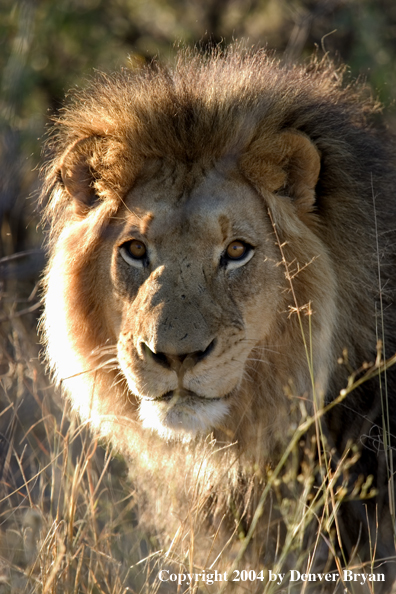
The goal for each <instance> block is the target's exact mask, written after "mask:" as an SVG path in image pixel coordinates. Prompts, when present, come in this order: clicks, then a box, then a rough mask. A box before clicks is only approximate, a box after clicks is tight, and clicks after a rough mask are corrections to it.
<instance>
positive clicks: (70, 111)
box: [44, 50, 395, 473]
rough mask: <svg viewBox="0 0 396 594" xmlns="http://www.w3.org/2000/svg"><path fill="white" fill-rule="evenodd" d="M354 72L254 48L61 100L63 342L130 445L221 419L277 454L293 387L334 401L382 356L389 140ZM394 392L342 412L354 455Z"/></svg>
mask: <svg viewBox="0 0 396 594" xmlns="http://www.w3.org/2000/svg"><path fill="white" fill-rule="evenodd" d="M340 78H341V77H340V73H339V72H337V71H336V70H335V69H334V68H333V67H332V66H331V65H327V66H326V65H323V64H316V63H312V64H311V65H310V66H309V67H308V68H294V69H289V68H287V67H281V66H279V64H277V63H276V62H274V61H273V60H271V59H269V58H268V57H267V56H266V55H265V54H264V53H258V54H243V55H240V54H239V52H238V51H237V50H236V51H230V52H229V53H228V55H227V56H226V57H221V56H219V55H215V56H212V57H211V58H207V59H205V60H203V59H201V58H200V57H199V56H195V57H192V58H187V59H180V60H179V63H178V66H177V68H176V69H175V71H174V72H169V71H167V70H166V69H161V68H155V69H152V70H143V71H142V72H137V73H136V72H132V71H123V72H122V73H120V74H118V75H114V76H112V77H107V76H105V75H102V76H99V77H98V79H97V80H96V82H94V83H93V84H92V85H91V87H90V88H88V90H86V91H83V92H78V93H76V94H75V96H74V99H73V100H72V101H71V103H70V104H69V106H68V107H67V108H65V110H64V111H63V113H62V114H61V115H60V117H59V121H58V123H57V125H56V127H55V129H54V133H53V135H52V138H51V141H50V145H49V146H50V149H51V151H52V158H51V160H50V161H49V164H48V167H47V176H46V186H45V190H44V192H45V193H46V195H48V196H50V199H49V202H48V206H47V210H46V216H47V219H48V220H49V221H50V224H51V228H52V234H51V236H50V244H49V245H50V256H51V257H50V262H49V266H48V270H47V275H46V280H45V301H46V307H45V316H44V331H45V338H46V342H47V349H48V356H49V361H50V364H51V366H52V368H53V370H54V372H55V374H56V376H57V378H58V380H62V382H63V383H64V384H65V386H66V388H67V391H68V393H69V395H70V397H71V400H72V402H73V405H74V407H75V408H76V409H77V410H78V411H79V412H80V414H81V416H82V418H83V419H87V420H89V421H90V422H91V424H92V425H93V426H94V427H96V429H98V430H100V431H101V433H102V434H103V435H106V436H108V437H110V438H111V440H113V442H114V443H115V444H116V445H117V446H118V447H119V448H121V449H124V450H125V451H130V452H131V451H132V452H133V451H134V448H136V447H138V448H139V447H140V455H142V447H143V446H139V445H136V444H139V443H143V442H144V436H145V435H146V436H147V435H150V436H151V438H153V436H154V438H156V439H159V437H160V438H163V439H164V440H165V441H166V442H169V443H172V442H173V443H175V444H176V443H180V442H183V443H184V444H186V443H190V446H191V447H194V444H195V443H197V440H198V441H199V439H200V438H201V437H202V436H203V437H205V436H208V435H213V436H214V438H215V439H217V440H218V441H220V442H221V443H237V444H238V445H237V447H238V448H239V449H240V452H242V453H243V454H245V455H247V457H248V458H249V457H250V458H253V459H254V461H255V462H260V463H263V461H266V460H268V459H269V458H271V456H272V455H273V452H274V450H275V449H276V447H277V446H278V445H279V444H281V443H282V440H284V439H285V436H287V430H286V427H287V426H288V425H290V423H291V422H292V416H293V410H294V408H295V402H298V400H299V399H300V398H301V402H304V403H305V404H304V406H305V407H306V408H308V409H309V408H310V407H313V408H314V407H316V406H319V405H320V404H321V403H322V404H323V403H328V402H330V401H331V400H332V399H333V398H334V397H335V396H336V395H337V394H338V393H339V390H340V388H342V387H344V385H345V382H346V378H347V375H348V372H349V369H357V368H358V367H359V366H360V365H362V363H363V362H364V361H366V360H370V359H372V358H373V357H374V358H375V351H376V339H377V337H378V323H377V321H376V309H375V302H376V300H377V299H378V289H377V287H378V279H377V267H376V264H375V258H376V253H377V252H378V249H379V250H380V257H381V258H382V264H381V266H382V281H381V282H382V283H383V284H384V283H385V284H386V291H385V292H384V293H383V294H382V298H383V306H384V307H383V312H384V313H383V320H384V323H385V326H387V325H388V326H389V328H390V331H391V330H392V328H393V325H394V322H393V320H394V313H393V312H394V307H393V305H392V291H393V284H394V283H393V281H392V279H391V275H389V270H388V265H389V262H390V260H389V246H391V244H392V241H391V237H390V233H391V230H389V229H388V234H386V233H384V230H386V229H387V228H388V227H389V225H388V222H387V216H386V205H387V204H389V203H390V200H391V192H392V185H393V183H394V180H395V174H394V170H393V166H392V165H391V158H390V155H391V149H390V148H389V146H390V145H389V144H388V140H387V136H386V133H385V132H384V131H382V132H381V134H378V133H377V132H376V130H375V129H374V128H373V127H371V125H370V123H369V122H368V121H367V118H368V117H369V116H370V114H371V113H373V112H375V110H376V106H375V103H374V102H373V101H371V99H364V98H363V97H362V95H361V93H360V91H359V89H353V88H350V87H349V88H347V89H346V90H345V89H343V88H342V86H341V82H340ZM373 195H374V199H373ZM374 214H375V222H376V225H377V229H376V233H375V228H374V218H373V217H374ZM382 338H384V337H382ZM385 338H386V337H385ZM389 344H390V343H389V342H388V343H387V345H389ZM343 352H344V354H345V352H347V353H348V365H349V367H348V366H347V369H345V366H342V365H340V364H339V363H338V359H339V357H340V356H342V353H343ZM344 359H345V357H344ZM365 389H366V388H363V390H365ZM367 390H368V391H369V392H370V394H368V392H367ZM378 403H379V397H378V388H377V387H375V386H374V385H373V384H372V383H371V384H370V383H369V387H368V388H367V389H366V392H365V393H364V394H363V395H362V393H357V395H355V396H351V397H350V398H349V400H348V399H347V401H346V405H345V408H343V409H342V413H341V414H340V415H338V416H337V415H335V416H329V419H328V427H329V436H330V437H329V438H331V439H332V442H333V444H334V445H335V447H338V448H339V452H342V451H343V447H344V445H345V443H346V442H347V440H348V438H349V437H352V438H354V439H359V438H361V436H362V435H363V434H365V435H367V434H369V429H370V427H369V426H371V424H373V425H375V426H377V425H378V423H379V420H378V418H379V417H378V415H379V414H380V407H379V404H378ZM158 435H159V437H158ZM136 436H138V437H136ZM359 436H360V437H359ZM361 439H362V438H361ZM363 442H364V440H363ZM363 442H362V443H363ZM169 443H168V445H167V446H166V447H169ZM175 447H176V446H175ZM183 447H187V446H186V445H184V446H183ZM144 455H145V456H146V458H145V459H148V458H149V457H150V453H149V452H147V451H146V453H145V454H144ZM362 459H363V458H362ZM238 460H239V462H241V460H242V458H238ZM365 464H366V466H370V464H371V465H372V464H373V463H372V461H370V462H367V461H366V462H364V463H363V472H366V469H365V467H364V465H365ZM367 472H371V467H370V469H369V470H367ZM375 472H377V471H376V470H375V471H374V473H375Z"/></svg>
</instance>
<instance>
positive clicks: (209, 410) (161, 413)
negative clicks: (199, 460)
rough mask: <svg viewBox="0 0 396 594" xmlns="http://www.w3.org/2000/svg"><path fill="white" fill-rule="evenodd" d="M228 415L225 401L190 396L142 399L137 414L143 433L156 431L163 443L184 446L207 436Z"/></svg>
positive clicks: (223, 399) (227, 405) (224, 399)
mask: <svg viewBox="0 0 396 594" xmlns="http://www.w3.org/2000/svg"><path fill="white" fill-rule="evenodd" d="M228 413H229V403H228V402H227V400H226V398H216V399H210V398H202V397H199V396H196V395H194V394H192V393H188V394H185V395H182V396H180V395H177V394H173V395H172V396H168V395H166V396H165V397H162V398H159V399H156V400H150V399H142V401H141V404H140V411H139V415H140V419H141V421H142V425H143V427H144V428H145V429H151V430H154V431H156V432H157V433H158V434H159V435H160V436H161V437H162V438H164V439H166V440H175V439H176V440H181V441H185V442H188V441H191V440H192V439H194V438H195V437H196V436H198V435H205V434H208V433H210V432H211V431H212V430H213V429H214V428H215V427H216V426H219V425H220V424H221V423H222V421H223V420H224V418H225V417H226V416H227V415H228Z"/></svg>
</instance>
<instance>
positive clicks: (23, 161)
mask: <svg viewBox="0 0 396 594" xmlns="http://www.w3.org/2000/svg"><path fill="white" fill-rule="evenodd" d="M234 39H235V40H239V39H244V40H245V41H246V43H247V45H255V46H259V47H268V48H269V49H276V50H277V51H278V53H279V55H280V57H282V59H284V60H286V61H288V62H296V61H302V60H306V59H308V58H309V56H310V55H311V54H312V52H314V51H317V52H318V53H319V55H323V53H324V52H329V54H330V56H331V57H333V58H334V59H335V60H337V61H338V60H340V61H342V62H345V63H346V64H347V65H348V69H349V76H350V78H351V79H352V80H354V79H356V78H357V77H363V78H364V79H366V80H367V82H368V84H369V85H371V87H372V90H373V93H374V95H376V96H378V97H379V98H380V99H381V101H383V103H384V104H385V106H386V112H385V113H386V118H387V119H388V122H389V125H390V126H395V125H396V110H395V105H394V97H395V92H396V2H395V0H173V1H171V0H56V1H54V0H0V594H3V592H4V593H9V592H42V591H45V592H80V591H81V592H112V593H113V594H114V593H116V592H127V591H129V592H130V591H141V590H140V589H139V588H140V586H138V584H139V583H140V582H139V579H140V578H139V577H137V574H136V572H135V573H134V572H131V570H130V568H131V567H132V566H133V563H139V562H140V560H141V559H142V558H144V557H145V556H146V557H147V556H148V558H150V557H149V556H150V554H151V553H150V551H153V550H154V551H155V550H156V546H157V545H156V543H155V542H154V541H153V539H152V537H151V536H148V535H145V534H144V533H143V532H141V531H140V529H138V528H137V526H138V522H137V520H136V518H137V516H138V511H136V505H138V504H137V503H136V501H134V499H133V497H134V493H133V489H132V488H131V485H130V483H127V482H125V467H124V466H123V463H122V461H120V460H117V459H116V460H113V461H110V458H109V457H106V454H105V453H104V450H102V449H101V448H97V449H95V448H96V446H91V445H90V444H91V441H90V439H91V438H90V437H89V436H87V435H85V434H84V433H83V432H81V431H79V432H78V435H77V433H76V432H75V431H76V430H75V427H77V424H76V423H75V424H74V425H73V422H74V421H73V420H72V421H71V424H70V417H69V416H68V415H66V416H65V415H64V413H63V409H64V405H63V404H62V403H61V400H60V397H59V394H58V393H57V392H56V391H54V389H53V387H52V386H51V384H50V381H49V380H48V378H47V376H46V375H45V373H44V370H43V365H42V364H41V363H40V354H39V353H40V347H39V344H38V338H37V334H36V327H37V319H38V316H39V315H40V308H41V305H40V289H39V279H40V273H41V271H42V268H43V266H44V263H45V255H44V250H43V248H42V241H43V232H42V230H41V228H40V226H39V213H38V212H37V207H36V196H37V192H38V189H39V183H40V181H39V169H40V155H41V146H42V143H43V141H44V137H45V130H46V126H47V125H48V123H49V122H50V118H51V116H52V115H54V114H55V113H56V111H57V110H58V109H59V108H60V106H61V105H62V101H63V99H64V97H65V95H66V94H67V92H68V90H69V89H70V88H72V87H74V86H76V85H78V86H81V85H84V84H85V82H86V81H87V79H89V77H90V76H91V75H92V73H93V71H94V70H95V69H99V70H104V71H112V70H117V69H119V68H120V67H123V66H128V64H132V65H133V66H134V67H139V65H143V64H144V63H147V62H149V61H150V60H152V59H153V58H154V57H156V58H158V59H159V60H160V61H166V62H169V61H172V58H173V56H174V54H175V52H176V51H177V48H178V47H180V46H191V45H196V44H198V45H200V46H201V47H202V48H203V49H205V47H207V46H209V45H213V44H222V45H226V44H227V43H230V42H232V41H233V40H234ZM76 435H77V437H76ZM71 445H72V447H71ZM70 447H71V449H70ZM92 447H93V448H94V449H92ZM84 452H85V453H84ZM94 452H95V455H94ZM82 461H84V463H82ZM103 467H105V468H106V469H107V470H108V472H107V470H106V473H105V474H103V472H102V469H103ZM79 473H80V474H79ZM76 476H78V480H77V479H76ZM99 487H100V488H99ZM99 495H100V497H102V499H100V497H99ZM94 496H95V498H96V499H95V501H94V500H93V499H92V498H93V497H94ZM73 497H74V499H73ZM70 498H71V499H70ZM98 498H99V499H98ZM70 501H74V504H73V505H74V507H73V506H72V504H71V503H70ZM93 501H94V503H93ZM78 513H80V516H78ZM76 514H77V515H76ZM76 518H77V520H76ZM78 518H79V519H78ZM109 518H112V521H111V522H110V519H109ZM87 519H88V520H89V521H88V520H87ZM62 522H63V523H62ZM84 522H85V523H84ZM73 526H74V527H73ZM75 526H77V527H78V528H76V527H75ZM82 526H83V528H82ZM106 527H107V528H106ZM106 530H107V532H106ZM98 542H100V546H99V545H98ZM84 551H88V552H87V553H86V560H85V557H84V553H83V552H84ZM152 554H153V555H154V554H156V553H152ZM83 557H84V562H83V561H82V559H83ZM106 564H107V565H106ZM145 567H146V568H147V567H148V566H145ZM109 568H110V569H109ZM149 570H150V568H148V569H147V572H148V571H149ZM110 574H111V575H110ZM117 580H118V581H117ZM43 583H44V584H46V585H45V587H44V588H42V585H43ZM141 583H142V584H143V585H145V587H147V584H148V578H147V575H145V576H143V577H142V578H141ZM77 584H80V585H77ZM81 584H83V585H81ZM98 584H99V585H98ZM117 584H118V585H117ZM126 584H127V585H126ZM95 588H96V589H95ZM125 588H126V589H125ZM142 588H143V586H142ZM142 591H143V590H142ZM144 591H146V590H144Z"/></svg>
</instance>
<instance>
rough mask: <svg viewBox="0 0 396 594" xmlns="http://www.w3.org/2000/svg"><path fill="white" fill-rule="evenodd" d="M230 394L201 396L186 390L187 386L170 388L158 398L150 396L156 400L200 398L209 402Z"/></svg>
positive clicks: (169, 400)
mask: <svg viewBox="0 0 396 594" xmlns="http://www.w3.org/2000/svg"><path fill="white" fill-rule="evenodd" d="M228 396H229V394H226V395H225V396H223V397H218V398H207V397H206V396H200V395H199V394H196V393H195V392H192V391H191V390H186V389H185V388H178V389H177V390H170V391H169V392H166V393H165V394H162V396H158V397H157V398H149V400H152V401H154V402H172V401H174V402H176V401H177V400H181V399H183V400H200V401H209V402H216V401H217V400H222V399H223V398H227V397H228Z"/></svg>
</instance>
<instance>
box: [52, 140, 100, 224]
mask: <svg viewBox="0 0 396 594" xmlns="http://www.w3.org/2000/svg"><path fill="white" fill-rule="evenodd" d="M97 151H98V139H97V138H95V137H92V138H83V139H82V140H78V141H77V142H75V143H74V144H73V145H72V146H71V148H70V149H69V150H68V151H67V152H66V154H65V155H64V157H63V159H62V163H61V167H60V174H61V177H62V181H63V184H64V186H65V189H66V191H67V193H68V194H69V195H70V197H71V198H72V199H73V204H74V210H75V212H76V213H77V214H79V215H85V214H87V212H88V211H89V209H90V208H91V207H92V206H93V205H94V203H95V202H96V200H97V196H96V193H95V189H94V187H93V184H94V181H95V171H94V169H93V167H92V161H93V157H94V154H95V153H96V152H97Z"/></svg>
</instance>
